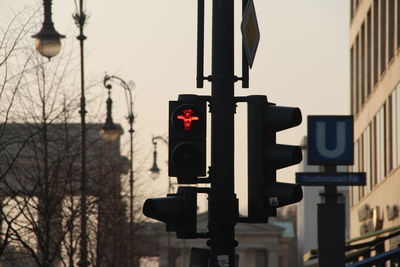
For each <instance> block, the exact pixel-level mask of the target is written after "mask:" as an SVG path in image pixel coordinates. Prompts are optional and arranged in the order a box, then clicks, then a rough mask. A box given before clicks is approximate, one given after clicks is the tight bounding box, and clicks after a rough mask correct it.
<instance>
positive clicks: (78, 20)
mask: <svg viewBox="0 0 400 267" xmlns="http://www.w3.org/2000/svg"><path fill="white" fill-rule="evenodd" d="M43 7H44V22H43V26H42V29H41V30H40V31H39V33H37V34H35V35H33V36H32V37H33V38H36V39H37V40H36V48H37V50H38V52H39V53H40V54H41V55H43V56H45V57H47V58H49V59H50V58H51V57H53V56H56V55H57V54H58V52H59V51H60V49H61V42H60V38H64V37H65V36H64V35H61V34H59V33H58V32H57V31H56V30H55V29H54V25H53V22H52V20H51V0H43ZM77 8H78V10H77V12H76V13H75V14H74V15H73V16H72V17H73V19H74V21H75V24H76V25H77V27H78V29H79V35H78V36H77V39H78V40H79V44H80V70H81V99H80V111H79V113H80V116H81V187H80V193H81V199H80V206H81V214H80V215H81V220H80V223H81V232H80V259H79V263H78V265H79V266H80V267H86V266H89V260H88V234H87V175H86V122H85V115H86V100H85V73H84V69H85V68H84V49H83V48H84V46H83V45H84V41H85V40H86V36H85V35H84V34H83V28H84V26H85V22H86V14H85V13H84V12H83V0H79V7H77Z"/></svg>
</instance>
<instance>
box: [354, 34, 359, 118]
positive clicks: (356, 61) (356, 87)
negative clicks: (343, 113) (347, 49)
mask: <svg viewBox="0 0 400 267" xmlns="http://www.w3.org/2000/svg"><path fill="white" fill-rule="evenodd" d="M358 39H359V37H358V35H357V37H356V42H355V44H354V45H355V48H356V57H355V58H354V60H355V63H356V64H355V65H356V66H355V77H354V78H355V99H354V104H355V108H356V113H357V112H358V111H359V110H360V106H359V103H360V86H359V85H360V82H359V81H360V79H359V77H360V75H359V73H360V67H359V62H360V60H359V59H360V55H359V54H360V53H359V49H358V47H359V46H358V44H359V40H358Z"/></svg>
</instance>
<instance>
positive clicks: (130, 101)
mask: <svg viewBox="0 0 400 267" xmlns="http://www.w3.org/2000/svg"><path fill="white" fill-rule="evenodd" d="M112 79H116V80H118V81H119V82H120V83H121V86H122V88H124V90H125V97H126V101H127V102H126V103H127V108H128V116H127V119H128V123H129V138H130V151H129V152H130V165H131V166H130V172H129V241H128V246H129V247H128V251H129V253H130V254H132V253H133V243H132V241H133V222H134V203H133V199H134V197H133V189H134V187H133V186H134V172H133V133H134V132H135V131H134V130H133V122H134V120H135V116H134V115H133V98H132V88H131V87H130V86H129V85H128V84H127V83H126V82H125V81H124V80H123V79H121V78H120V77H118V76H114V75H113V76H108V75H106V76H105V77H104V86H105V87H106V88H108V89H111V84H108V85H107V81H109V80H112ZM126 93H128V94H126ZM128 96H129V99H128ZM110 117H111V116H110ZM133 262H134V261H133V260H132V255H131V256H129V257H128V265H129V266H132V264H133Z"/></svg>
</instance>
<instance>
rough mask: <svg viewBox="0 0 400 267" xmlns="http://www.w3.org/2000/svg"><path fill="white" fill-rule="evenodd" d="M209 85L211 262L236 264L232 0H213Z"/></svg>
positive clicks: (220, 264)
mask: <svg viewBox="0 0 400 267" xmlns="http://www.w3.org/2000/svg"><path fill="white" fill-rule="evenodd" d="M212 21H213V25H212V86H211V170H210V176H211V177H212V179H211V192H210V195H209V216H210V219H209V220H210V221H209V232H210V240H208V242H207V244H208V245H209V246H210V247H211V255H210V266H212V267H214V266H230V267H233V266H235V249H234V248H235V246H236V245H237V241H235V223H236V220H237V217H238V202H237V199H236V195H235V193H234V112H235V103H234V44H233V42H234V33H233V29H234V27H233V26H234V25H233V24H234V1H233V0H213V14H212Z"/></svg>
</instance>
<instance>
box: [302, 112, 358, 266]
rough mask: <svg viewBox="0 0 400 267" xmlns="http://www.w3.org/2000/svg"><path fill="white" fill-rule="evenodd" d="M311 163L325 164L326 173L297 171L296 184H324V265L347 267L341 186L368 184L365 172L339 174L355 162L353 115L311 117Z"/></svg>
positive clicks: (321, 209)
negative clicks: (340, 168)
mask: <svg viewBox="0 0 400 267" xmlns="http://www.w3.org/2000/svg"><path fill="white" fill-rule="evenodd" d="M307 144H308V148H307V151H308V164H309V165H323V166H324V172H323V173H296V183H299V184H301V185H304V186H324V187H325V190H324V193H322V194H321V195H322V196H323V197H324V203H320V204H318V259H319V266H320V267H338V266H345V250H344V249H345V209H344V204H341V203H338V196H339V195H340V194H339V193H338V191H337V186H338V185H365V182H366V181H365V173H349V172H344V173H339V172H337V165H352V164H353V161H354V154H353V116H308V142H307Z"/></svg>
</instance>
